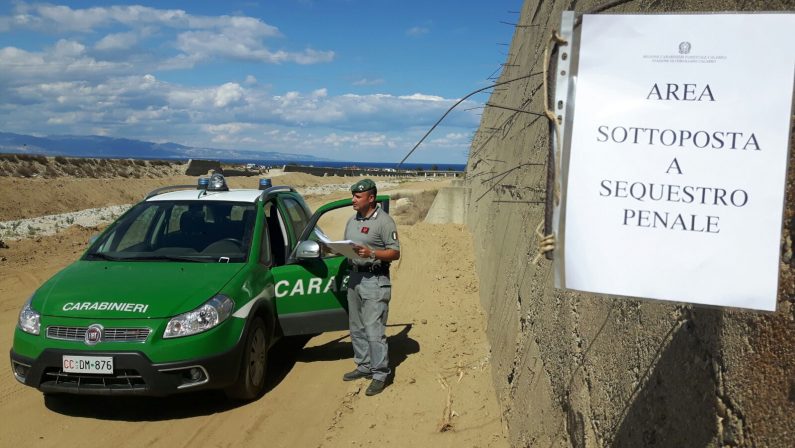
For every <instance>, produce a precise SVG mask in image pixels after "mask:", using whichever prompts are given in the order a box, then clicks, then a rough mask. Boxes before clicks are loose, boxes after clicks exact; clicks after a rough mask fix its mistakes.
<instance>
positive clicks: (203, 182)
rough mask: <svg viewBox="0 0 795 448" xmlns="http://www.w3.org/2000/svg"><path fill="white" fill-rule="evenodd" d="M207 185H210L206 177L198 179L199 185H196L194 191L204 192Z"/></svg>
mask: <svg viewBox="0 0 795 448" xmlns="http://www.w3.org/2000/svg"><path fill="white" fill-rule="evenodd" d="M208 185H210V179H208V178H206V177H200V178H199V184H198V185H197V187H196V189H197V190H206V189H207V186H208Z"/></svg>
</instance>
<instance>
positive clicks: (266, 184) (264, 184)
mask: <svg viewBox="0 0 795 448" xmlns="http://www.w3.org/2000/svg"><path fill="white" fill-rule="evenodd" d="M272 185H273V183H272V182H271V180H270V179H260V180H259V189H260V190H265V189H266V188H270V187H271V186H272Z"/></svg>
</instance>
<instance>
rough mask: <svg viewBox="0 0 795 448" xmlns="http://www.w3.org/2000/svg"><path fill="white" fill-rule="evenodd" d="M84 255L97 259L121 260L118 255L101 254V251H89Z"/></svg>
mask: <svg viewBox="0 0 795 448" xmlns="http://www.w3.org/2000/svg"><path fill="white" fill-rule="evenodd" d="M86 257H91V258H99V259H102V260H108V261H121V260H122V259H121V258H119V257H112V256H110V255H108V254H103V253H102V252H91V253H90V254H86Z"/></svg>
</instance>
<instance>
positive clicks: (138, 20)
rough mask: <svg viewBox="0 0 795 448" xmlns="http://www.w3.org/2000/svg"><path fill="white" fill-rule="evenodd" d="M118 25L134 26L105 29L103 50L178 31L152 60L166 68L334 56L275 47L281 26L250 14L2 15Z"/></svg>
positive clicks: (119, 10)
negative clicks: (169, 49)
mask: <svg viewBox="0 0 795 448" xmlns="http://www.w3.org/2000/svg"><path fill="white" fill-rule="evenodd" d="M119 26H125V27H128V28H130V30H129V31H124V32H116V33H112V34H108V35H105V36H104V37H102V38H101V39H99V40H98V41H97V42H96V43H94V45H93V47H94V48H95V49H96V50H98V51H108V50H122V49H129V48H131V47H133V46H134V45H135V44H136V43H137V42H138V41H139V40H140V38H141V37H142V36H145V35H149V34H152V33H153V32H154V31H153V30H154V29H155V28H164V29H167V30H171V31H177V35H176V42H174V43H173V45H172V46H173V47H174V48H177V49H179V50H180V51H181V53H179V54H177V55H169V56H168V57H161V58H160V59H161V61H160V62H159V63H157V64H154V63H152V64H151V65H153V66H156V67H157V68H159V69H161V70H164V69H181V68H191V67H193V66H194V65H195V64H197V63H199V62H202V61H206V60H211V59H215V58H227V59H235V60H248V61H258V62H267V63H274V64H279V63H285V62H292V63H296V64H317V63H324V62H330V61H332V60H333V59H334V56H335V54H334V52H333V51H322V50H315V49H312V48H306V49H304V50H300V51H287V50H271V49H269V48H268V47H267V45H266V44H265V40H266V39H268V38H274V37H280V36H281V33H280V32H279V30H278V28H276V27H275V26H272V25H269V24H267V23H265V22H263V21H262V20H260V19H258V18H255V17H247V16H226V15H223V16H200V15H192V14H188V13H187V12H185V11H183V10H180V9H157V8H151V7H146V6H140V5H132V6H108V7H94V8H85V9H76V8H71V7H69V6H60V5H49V4H28V3H19V4H17V6H16V9H15V13H14V15H12V16H5V17H0V31H8V30H13V29H33V30H37V31H46V32H52V31H53V30H57V32H58V33H62V34H63V33H68V32H79V33H84V34H85V36H86V39H89V38H90V37H91V35H92V33H96V32H98V31H100V30H102V29H104V28H108V27H114V29H118V27H119ZM166 34H168V33H166ZM167 46H168V45H167ZM150 59H151V57H150ZM0 68H1V67H0Z"/></svg>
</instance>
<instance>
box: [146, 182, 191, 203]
mask: <svg viewBox="0 0 795 448" xmlns="http://www.w3.org/2000/svg"><path fill="white" fill-rule="evenodd" d="M188 189H190V190H195V189H196V184H193V185H170V186H168V187H160V188H157V189H154V190H152V191H150V192H149V194H147V195H146V197H145V198H144V201H145V200H147V199H149V198H151V197H153V196H157V195H159V194H161V193H165V192H167V191H170V190H188Z"/></svg>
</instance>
